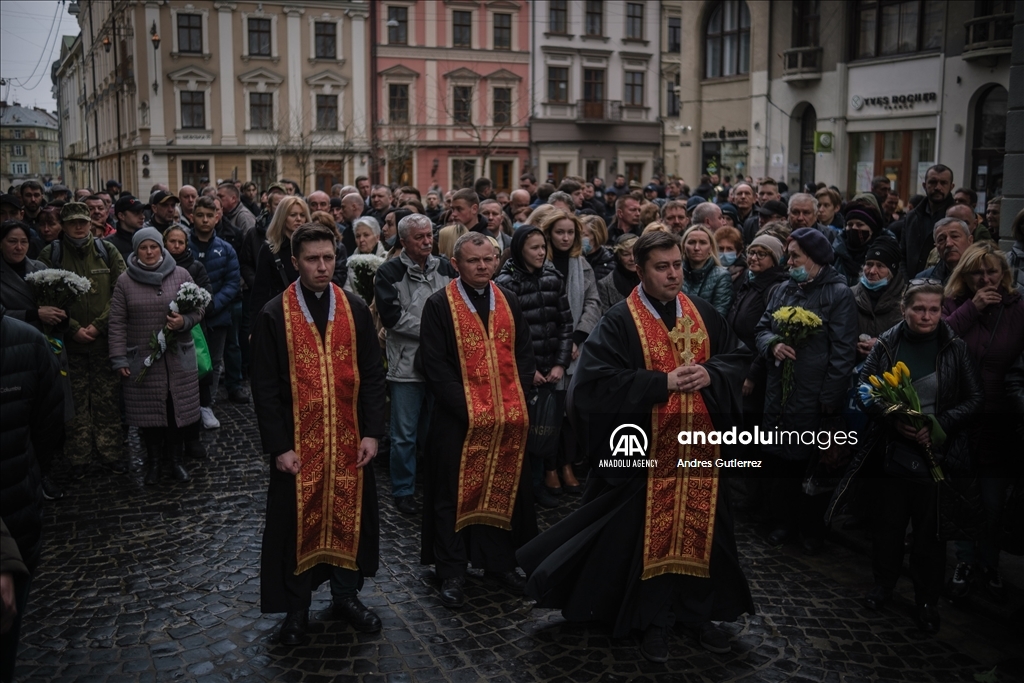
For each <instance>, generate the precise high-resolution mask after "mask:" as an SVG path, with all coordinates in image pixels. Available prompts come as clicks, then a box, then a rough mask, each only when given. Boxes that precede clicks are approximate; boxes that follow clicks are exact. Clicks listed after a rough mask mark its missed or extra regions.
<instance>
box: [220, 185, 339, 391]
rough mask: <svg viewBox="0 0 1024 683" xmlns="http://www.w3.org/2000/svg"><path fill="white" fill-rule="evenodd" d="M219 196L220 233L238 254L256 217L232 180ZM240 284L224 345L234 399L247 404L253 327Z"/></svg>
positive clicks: (241, 284)
mask: <svg viewBox="0 0 1024 683" xmlns="http://www.w3.org/2000/svg"><path fill="white" fill-rule="evenodd" d="M321 194H323V193H321ZM217 199H218V200H219V202H220V205H221V212H222V216H221V219H220V221H219V222H218V224H217V236H218V237H220V238H221V239H222V240H224V241H225V242H227V243H228V244H230V245H231V248H232V249H234V250H235V255H236V258H237V255H238V254H239V253H241V251H242V249H243V247H244V244H245V236H246V235H248V234H249V233H250V232H252V230H253V229H254V228H255V227H256V217H255V216H253V215H252V213H251V212H250V211H249V209H247V208H245V205H244V204H242V193H241V192H239V190H238V188H237V187H235V184H234V183H232V182H226V183H221V184H220V185H219V186H218V187H217ZM239 268H241V266H239ZM239 272H240V271H239ZM239 286H240V287H241V289H242V291H241V292H240V293H239V295H238V296H237V297H236V298H235V301H234V302H233V303H232V304H231V331H230V332H229V333H228V336H227V340H226V342H225V347H224V367H225V370H226V373H227V374H226V377H227V386H228V395H229V397H230V399H231V402H232V403H240V404H244V403H248V402H249V399H250V395H249V390H248V389H247V388H245V386H244V385H243V384H242V382H243V381H244V379H245V375H246V372H247V369H248V365H249V364H248V360H249V353H248V352H249V344H248V335H246V334H245V332H244V331H245V330H248V329H249V307H248V306H243V302H244V301H245V299H246V298H247V297H246V296H245V290H246V289H247V286H246V284H245V280H244V279H241V280H240V281H239ZM214 390H216V387H214Z"/></svg>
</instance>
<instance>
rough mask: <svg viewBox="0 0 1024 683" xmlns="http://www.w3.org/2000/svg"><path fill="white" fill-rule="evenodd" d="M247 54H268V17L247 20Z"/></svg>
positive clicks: (266, 55) (267, 55) (265, 55)
mask: <svg viewBox="0 0 1024 683" xmlns="http://www.w3.org/2000/svg"><path fill="white" fill-rule="evenodd" d="M249 55H250V56H259V57H269V56H270V19H250V20H249Z"/></svg>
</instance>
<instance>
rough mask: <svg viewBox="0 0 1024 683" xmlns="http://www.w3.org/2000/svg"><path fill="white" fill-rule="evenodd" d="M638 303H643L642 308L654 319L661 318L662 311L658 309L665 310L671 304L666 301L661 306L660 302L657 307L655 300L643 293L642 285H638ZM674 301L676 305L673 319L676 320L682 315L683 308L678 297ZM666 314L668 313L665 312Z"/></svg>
mask: <svg viewBox="0 0 1024 683" xmlns="http://www.w3.org/2000/svg"><path fill="white" fill-rule="evenodd" d="M640 301H641V302H642V303H643V305H644V307H645V308H647V310H648V311H650V312H651V315H653V316H654V317H656V318H660V317H661V313H662V311H661V310H659V309H660V308H665V309H667V308H668V306H669V305H670V304H671V303H672V302H671V301H667V302H665V303H664V304H662V303H661V302H660V301H658V302H657V303H658V305H655V302H656V301H657V300H656V299H652V298H651V297H649V296H648V294H647V292H645V291H644V286H643V285H640ZM674 301H675V304H676V315H675V317H677V318H678V317H680V316H682V315H683V306H682V304H680V303H679V296H678V295H676V297H675V299H674ZM666 312H668V311H667V310H666Z"/></svg>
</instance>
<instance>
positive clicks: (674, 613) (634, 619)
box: [516, 297, 754, 637]
mask: <svg viewBox="0 0 1024 683" xmlns="http://www.w3.org/2000/svg"><path fill="white" fill-rule="evenodd" d="M691 301H692V302H693V305H694V306H695V307H696V308H697V311H698V312H699V313H700V315H701V318H703V320H704V325H705V328H706V330H707V334H708V337H709V339H710V350H711V357H710V358H709V359H708V361H707V362H705V363H704V364H703V365H704V368H705V369H706V370H707V371H708V374H709V375H710V377H711V385H710V386H708V387H706V388H705V389H703V390H701V395H702V396H703V398H704V402H705V404H706V405H707V408H708V411H709V412H710V414H711V419H712V423H713V424H714V425H715V428H716V429H717V430H719V431H725V430H728V429H731V428H732V427H733V426H734V425H735V426H737V427H742V425H740V424H739V423H740V418H741V415H742V408H741V405H742V404H741V387H742V384H743V378H744V376H745V373H746V368H748V367H749V364H750V352H749V351H748V350H747V348H746V346H744V345H743V343H742V342H740V341H739V339H738V338H737V337H736V335H734V334H733V332H732V330H730V329H729V326H728V324H727V323H726V321H725V318H723V317H722V316H721V315H720V314H719V313H718V312H717V311H716V310H715V309H714V308H713V307H712V306H711V305H710V304H708V303H707V302H705V301H703V300H702V299H698V298H694V297H691ZM660 312H661V313H662V319H663V320H665V322H666V324H667V325H669V326H671V325H673V324H674V322H675V309H674V306H671V308H670V309H668V310H666V311H660ZM569 394H570V402H571V409H572V411H573V412H574V413H575V415H574V417H575V420H576V429H577V434H578V436H582V437H583V438H585V439H586V442H587V443H588V451H589V452H590V454H591V457H592V458H597V457H602V456H603V457H608V455H609V448H608V447H607V446H605V444H607V443H608V439H609V436H610V435H611V432H612V430H613V429H614V428H615V427H616V426H618V425H622V424H635V425H640V426H642V427H644V428H645V429H646V431H647V433H648V434H650V433H651V431H650V428H651V411H652V409H653V408H654V406H655V405H657V404H659V403H664V402H666V401H667V400H668V386H667V377H666V375H665V373H662V372H653V371H650V370H647V369H646V367H645V365H644V356H643V351H642V349H641V347H640V337H639V335H638V334H637V331H636V326H635V325H634V324H633V318H632V315H631V314H630V312H629V308H628V307H627V304H626V302H625V301H621V302H619V303H617V304H615V305H614V306H612V308H610V309H609V310H608V312H607V313H606V314H605V315H604V317H603V318H601V321H600V323H599V324H598V326H597V328H596V329H595V330H594V331H593V332H592V333H591V334H590V336H589V337H588V338H587V341H586V342H585V343H584V344H583V347H582V349H581V351H580V360H579V365H578V366H577V368H576V373H575V375H574V376H573V380H572V384H571V386H570V389H569ZM721 454H722V457H723V458H728V457H729V456H730V455H731V453H730V451H729V449H728V447H727V446H722V451H721ZM650 457H653V456H650ZM605 472H606V473H607V472H608V471H607V470H606V471H605ZM725 473H726V470H719V476H724V475H725ZM614 474H615V473H614V472H612V473H607V474H606V475H605V476H601V474H600V473H599V472H598V470H596V469H592V470H591V474H590V476H589V478H588V480H587V486H586V489H585V491H584V495H583V502H582V504H581V506H580V508H579V509H577V510H576V511H575V512H573V513H572V514H571V515H569V516H568V517H566V518H565V519H564V520H562V521H561V522H559V523H558V524H555V525H554V526H553V527H551V528H550V529H548V530H547V531H545V532H544V533H543V534H541V535H540V536H538V537H537V538H535V539H534V540H533V541H531V542H530V543H528V544H527V545H525V546H524V547H522V548H520V550H519V552H518V553H517V554H516V556H517V557H518V559H519V564H520V566H522V567H523V569H525V570H526V573H527V576H528V577H529V580H528V582H527V587H526V592H527V595H528V596H529V597H531V598H533V599H535V600H537V604H538V606H539V607H549V608H559V609H561V610H562V614H563V615H564V616H565V618H566V619H568V620H570V621H601V622H605V623H609V624H611V625H612V631H613V635H615V636H616V637H622V636H625V635H627V634H628V633H629V631H630V629H633V628H639V629H646V628H647V627H648V626H650V625H652V624H655V625H658V626H671V625H672V623H673V622H678V623H681V624H684V625H688V626H697V625H699V624H701V623H704V622H706V621H710V620H715V621H731V620H734V619H736V618H737V617H738V616H740V615H741V614H743V613H744V612H753V609H754V605H753V602H752V600H751V598H750V589H749V588H748V586H747V581H746V578H745V577H744V576H743V572H742V571H741V570H740V567H739V560H738V555H737V551H736V541H735V538H734V536H733V522H732V515H731V512H730V510H729V501H728V497H727V490H728V489H727V486H726V485H725V482H724V481H720V483H719V487H718V491H719V497H718V506H717V508H716V514H715V527H714V538H713V541H712V549H711V561H710V578H699V577H694V576H684V575H680V574H662V575H660V576H655V577H652V578H650V579H647V580H644V581H641V580H640V575H641V573H642V570H643V549H644V520H645V516H646V501H647V477H646V476H645V474H646V470H641V473H640V474H639V475H638V476H632V477H627V476H623V477H621V478H613V477H614Z"/></svg>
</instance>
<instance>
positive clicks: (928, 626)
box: [917, 604, 939, 633]
mask: <svg viewBox="0 0 1024 683" xmlns="http://www.w3.org/2000/svg"><path fill="white" fill-rule="evenodd" d="M917 625H918V626H919V627H920V629H921V630H922V631H924V632H925V633H938V632H939V611H938V610H937V609H935V606H934V605H928V604H924V605H921V606H920V607H918V612H917Z"/></svg>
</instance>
